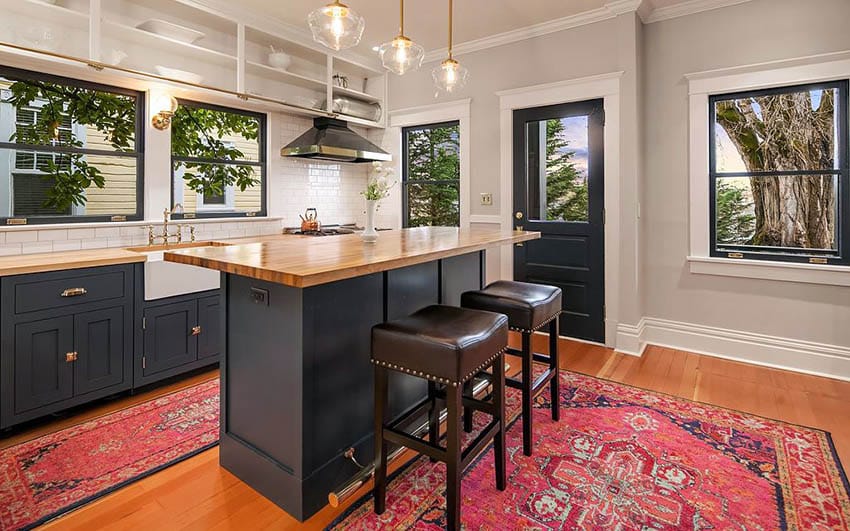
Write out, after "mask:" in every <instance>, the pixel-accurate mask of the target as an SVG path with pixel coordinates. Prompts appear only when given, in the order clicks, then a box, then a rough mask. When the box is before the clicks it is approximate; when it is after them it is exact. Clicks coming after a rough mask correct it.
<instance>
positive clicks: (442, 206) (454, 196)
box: [402, 122, 460, 227]
mask: <svg viewBox="0 0 850 531" xmlns="http://www.w3.org/2000/svg"><path fill="white" fill-rule="evenodd" d="M402 149H403V159H404V160H403V172H402V209H403V216H402V219H403V222H404V226H405V227H421V226H451V227H457V226H459V225H460V124H459V122H447V123H440V124H431V125H424V126H416V127H406V128H404V129H403V130H402Z"/></svg>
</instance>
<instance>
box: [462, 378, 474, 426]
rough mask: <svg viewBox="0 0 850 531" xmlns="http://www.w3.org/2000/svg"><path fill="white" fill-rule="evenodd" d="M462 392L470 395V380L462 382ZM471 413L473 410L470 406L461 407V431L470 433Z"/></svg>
mask: <svg viewBox="0 0 850 531" xmlns="http://www.w3.org/2000/svg"><path fill="white" fill-rule="evenodd" d="M463 393H464V394H465V395H466V396H470V397H471V396H472V380H470V381H468V382H466V383H465V384H463ZM472 414H473V410H472V408H471V407H465V408H463V431H465V432H466V433H472Z"/></svg>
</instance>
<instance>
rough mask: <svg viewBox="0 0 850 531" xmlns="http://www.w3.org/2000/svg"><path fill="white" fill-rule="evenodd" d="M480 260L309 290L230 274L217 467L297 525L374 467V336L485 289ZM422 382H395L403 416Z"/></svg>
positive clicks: (476, 256) (421, 391) (467, 258)
mask: <svg viewBox="0 0 850 531" xmlns="http://www.w3.org/2000/svg"><path fill="white" fill-rule="evenodd" d="M482 266H483V260H482V257H481V253H480V252H478V251H473V252H472V253H469V254H467V255H462V256H460V257H458V259H454V258H452V259H444V260H440V259H436V260H432V261H429V262H424V263H421V264H416V265H412V266H406V267H401V268H397V269H390V270H387V271H381V272H376V273H369V274H364V275H361V276H356V277H352V278H346V279H344V280H339V281H333V282H329V283H324V284H319V285H315V286H310V287H306V288H299V287H292V286H286V285H283V284H277V283H273V282H269V281H266V280H260V279H254V278H250V277H248V276H239V275H236V274H229V273H225V274H224V275H223V276H224V279H223V281H222V287H223V289H224V292H223V295H224V296H223V298H222V304H223V309H224V311H223V318H222V323H223V324H222V329H223V330H224V333H225V339H224V343H225V346H226V347H225V352H224V358H223V361H222V365H221V367H222V423H221V426H222V436H221V447H220V454H219V455H220V462H221V464H222V466H224V467H225V468H227V469H228V470H230V471H231V472H232V473H233V474H235V475H236V476H237V477H239V478H240V479H241V480H242V481H245V482H246V483H248V484H249V485H250V486H251V487H253V488H254V489H256V490H257V491H259V492H260V493H261V494H262V495H263V496H265V497H267V498H268V499H270V500H271V501H272V502H274V503H275V504H277V505H278V506H280V507H282V508H283V509H284V510H286V511H287V512H288V513H289V514H291V515H292V516H294V517H295V518H297V519H299V520H302V521H303V520H305V519H307V518H309V517H310V516H311V515H313V514H315V513H316V512H317V511H318V510H319V509H321V508H322V507H324V506H325V505H326V504H327V499H328V498H327V497H328V494H329V493H330V492H332V491H333V490H335V489H336V488H338V487H340V486H341V485H342V484H343V483H345V482H346V481H347V480H348V479H350V478H351V477H353V476H354V475H355V474H357V473H358V471H359V468H358V467H357V465H356V464H355V463H354V462H352V461H351V459H349V458H348V457H346V455H345V454H346V451H347V450H348V449H354V456H355V458H356V459H357V460H358V461H359V462H361V463H369V462H371V461H372V459H373V454H374V450H373V445H374V433H373V429H374V424H373V423H374V388H373V387H374V386H373V382H374V368H373V367H372V365H371V363H370V361H369V360H370V354H371V330H372V327H373V326H375V325H376V324H379V323H381V322H384V321H386V320H391V319H397V318H400V317H403V316H406V315H409V314H411V313H413V312H415V311H417V310H419V309H421V308H423V307H425V306H428V305H431V304H437V303H440V302H447V301H449V300H451V301H454V300H457V301H459V300H460V293H462V292H463V291H467V290H470V289H478V288H479V287H480V286H481V279H482V271H483V270H482V269H481V267H482ZM426 392H427V385H426V383H425V382H424V381H423V380H421V379H416V378H412V377H408V376H406V375H401V374H398V375H394V376H393V385H392V387H391V394H390V401H391V403H392V405H393V412H394V413H395V414H399V413H401V412H403V411H405V410H407V409H408V408H409V407H410V406H412V405H414V404H415V403H416V402H418V401H419V399H421V398H423V397H424V396H425V395H426Z"/></svg>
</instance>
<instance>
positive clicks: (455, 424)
mask: <svg viewBox="0 0 850 531" xmlns="http://www.w3.org/2000/svg"><path fill="white" fill-rule="evenodd" d="M507 346H508V319H507V317H505V316H504V315H500V314H497V313H492V312H483V311H478V310H468V309H463V308H456V307H453V306H439V305H435V306H428V307H426V308H423V309H422V310H419V311H418V312H416V313H414V314H412V315H410V316H409V317H405V318H402V319H398V320H395V321H390V322H387V323H383V324H379V325H377V326H375V327H374V328H372V363H373V364H374V366H375V512H376V513H377V514H382V513H383V512H384V510H385V509H386V495H387V451H388V444H389V443H393V444H398V445H401V446H405V447H407V448H410V449H411V450H414V451H416V452H419V453H420V454H424V455H427V456H429V457H431V458H432V459H435V460H439V461H443V462H444V463H446V522H447V524H446V527H447V529H460V490H461V488H460V487H461V474H462V473H463V470H464V469H465V468H466V467H467V466H468V465H469V463H470V462H471V461H472V460H473V459H474V458H475V456H476V455H478V454H479V453H480V452H481V451H482V450H483V449H484V448H485V447H486V446H487V444H488V443H489V442H490V441H493V446H494V450H495V451H494V454H495V458H496V488H497V489H499V490H505V376H504V371H503V370H500V369H501V368H502V367H503V366H504V356H505V354H504V352H505V349H506V348H507ZM487 368H492V374H491V373H487V374H490V379H491V383H492V392H491V393H490V396H489V397H488V398H489V399H488V400H486V401H484V400H477V399H475V398H474V397H472V396H463V388H464V384H465V383H466V382H468V381H469V380H470V379H472V378H473V377H474V376H476V375H478V374H479V373H480V372H482V371H483V370H485V369H487ZM391 370H392V371H397V372H402V373H406V374H410V375H413V376H418V377H419V378H424V379H426V380H428V384H429V385H428V387H429V392H428V397H427V398H426V399H425V400H423V401H422V402H420V403H419V404H417V405H415V406H413V407H412V408H410V409H409V410H408V411H407V412H406V413H403V414H402V415H401V416H400V417H398V418H397V419H394V420H390V419H388V418H387V417H388V412H389V407H388V401H389V396H388V376H389V371H391ZM442 401H445V402H446V406H447V409H448V417H447V420H446V424H447V427H446V439H447V440H446V446H445V448H443V447H442V446H440V444H439V409H437V406H438V404H441V402H442ZM463 408H471V409H474V410H477V411H482V412H484V413H487V414H489V415H490V416H491V417H492V420H491V421H490V423H489V424H488V425H487V426H486V427H485V428H484V429H483V430H482V431H481V433H480V434H479V435H478V436H477V437H476V438H475V439H474V440H473V441H472V442H471V443H470V444H469V445H468V446H467V447H466V448H465V449H463V448H461V422H462V409H463ZM426 410H427V412H428V423H429V430H428V439H427V440H425V439H420V438H418V437H414V436H413V435H410V434H408V433H406V432H405V431H404V427H405V426H407V425H409V424H410V423H411V421H412V420H415V418H416V417H417V416H419V415H422V414H423V413H424V412H425V411H426Z"/></svg>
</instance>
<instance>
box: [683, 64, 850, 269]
mask: <svg viewBox="0 0 850 531" xmlns="http://www.w3.org/2000/svg"><path fill="white" fill-rule="evenodd" d="M685 78H686V79H687V80H688V93H689V101H690V103H689V106H690V111H689V115H690V122H689V123H690V125H689V128H690V133H689V152H690V170H689V173H690V177H689V185H690V252H689V255H688V265H689V268H690V271H691V273H695V274H705V275H720V276H731V277H741V278H756V279H765V280H780V281H788V282H803V283H811V284H829V285H835V286H850V267H847V266H824V265H817V264H801V263H791V262H772V261H767V260H740V259H730V258H718V257H712V256H711V253H710V247H711V236H710V231H709V222H710V205H709V190H708V188H709V187H708V182H709V179H708V166H709V160H708V147H709V146H708V142H709V136H708V132H709V123H708V118H709V117H708V111H709V109H708V99H709V96H711V95H713V94H724V93H730V92H740V91H747V90H756V89H766V88H773V87H783V86H791V85H803V84H808V83H817V82H821V81H835V80H839V79H850V51H844V52H837V53H830V54H824V55H816V56H810V57H802V58H797V59H790V60H786V61H776V62H771V63H762V64H758V65H750V66H743V67H735V68H729V69H724V70H712V71H709V72H699V73H694V74H687V75H686V76H685Z"/></svg>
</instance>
